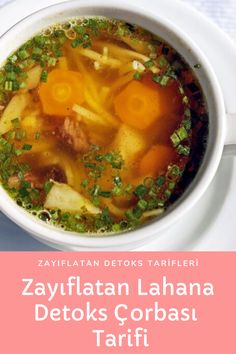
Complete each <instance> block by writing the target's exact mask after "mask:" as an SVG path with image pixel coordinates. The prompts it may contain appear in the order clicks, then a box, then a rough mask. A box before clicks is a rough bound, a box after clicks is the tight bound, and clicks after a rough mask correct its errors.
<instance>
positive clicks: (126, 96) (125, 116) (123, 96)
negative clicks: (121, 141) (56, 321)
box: [114, 81, 162, 130]
mask: <svg viewBox="0 0 236 354" xmlns="http://www.w3.org/2000/svg"><path fill="white" fill-rule="evenodd" d="M160 103H161V102H160V95H159V93H158V91H156V90H153V89H152V88H149V87H148V86H146V85H144V84H142V83H141V82H138V81H132V82H131V83H129V84H128V85H127V86H126V88H125V89H124V90H123V91H122V92H121V93H119V94H118V95H117V96H116V97H115V100H114V106H115V112H116V114H117V115H118V116H119V117H120V119H121V120H122V121H123V122H124V123H126V124H128V125H130V126H131V127H133V128H136V129H139V130H143V129H146V128H148V127H149V126H150V125H151V124H152V123H153V122H154V121H155V120H156V119H158V118H159V117H160V116H161V115H162V113H161V105H160Z"/></svg>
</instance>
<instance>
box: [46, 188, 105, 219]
mask: <svg viewBox="0 0 236 354" xmlns="http://www.w3.org/2000/svg"><path fill="white" fill-rule="evenodd" d="M44 207H45V208H47V209H60V210H62V211H69V212H79V211H80V210H81V209H86V210H87V211H88V212H89V213H91V214H99V213H100V210H99V209H98V208H96V207H95V206H94V205H93V204H92V203H91V202H90V201H89V200H88V199H86V198H85V197H83V196H82V195H81V194H79V193H78V192H77V191H75V190H74V189H73V188H71V187H70V186H69V185H68V184H64V183H56V182H54V185H53V187H52V189H51V190H50V192H49V193H48V195H47V198H46V201H45V204H44Z"/></svg>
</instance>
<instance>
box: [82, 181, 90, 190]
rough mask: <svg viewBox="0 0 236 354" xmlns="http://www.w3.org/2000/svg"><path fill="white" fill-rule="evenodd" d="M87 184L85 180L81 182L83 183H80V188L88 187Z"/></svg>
mask: <svg viewBox="0 0 236 354" xmlns="http://www.w3.org/2000/svg"><path fill="white" fill-rule="evenodd" d="M88 184H89V181H88V180H87V179H85V180H83V181H82V182H81V187H82V188H87V187H88Z"/></svg>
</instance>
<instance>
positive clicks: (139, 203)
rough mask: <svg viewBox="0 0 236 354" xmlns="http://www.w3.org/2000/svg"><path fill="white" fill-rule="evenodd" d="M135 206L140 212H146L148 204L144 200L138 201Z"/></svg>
mask: <svg viewBox="0 0 236 354" xmlns="http://www.w3.org/2000/svg"><path fill="white" fill-rule="evenodd" d="M137 206H138V207H139V208H140V209H141V210H146V209H147V206H148V202H147V201H146V200H144V199H140V200H139V201H138V204H137Z"/></svg>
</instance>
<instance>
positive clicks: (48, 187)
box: [43, 181, 53, 194]
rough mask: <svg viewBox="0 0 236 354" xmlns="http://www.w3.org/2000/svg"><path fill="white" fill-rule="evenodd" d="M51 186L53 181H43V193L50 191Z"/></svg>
mask: <svg viewBox="0 0 236 354" xmlns="http://www.w3.org/2000/svg"><path fill="white" fill-rule="evenodd" d="M52 187H53V182H51V181H46V182H45V183H44V186H43V189H44V191H45V193H46V194H48V193H49V192H50V190H51V189H52Z"/></svg>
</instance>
